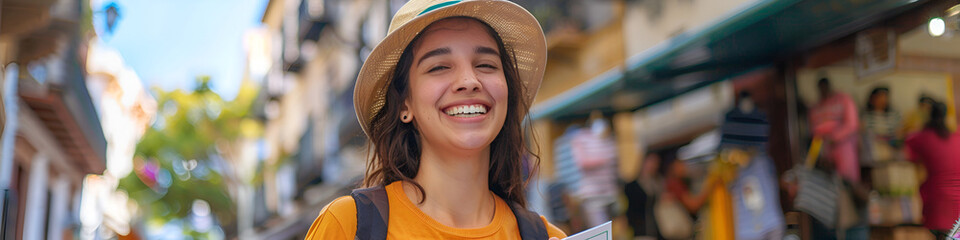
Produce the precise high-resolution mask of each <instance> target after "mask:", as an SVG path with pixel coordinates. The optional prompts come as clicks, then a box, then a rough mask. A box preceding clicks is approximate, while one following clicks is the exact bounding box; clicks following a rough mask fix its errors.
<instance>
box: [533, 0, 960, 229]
mask: <svg viewBox="0 0 960 240" xmlns="http://www.w3.org/2000/svg"><path fill="white" fill-rule="evenodd" d="M955 4H957V2H955V1H933V0H932V1H755V2H745V3H742V5H741V6H740V7H738V8H736V9H735V10H732V11H730V14H729V15H724V16H727V17H720V18H718V19H719V20H714V21H710V22H711V23H710V24H705V25H702V26H697V27H692V28H691V29H693V30H687V31H683V33H681V34H675V35H673V36H672V37H670V38H668V39H666V40H664V41H662V43H661V44H659V45H655V46H653V47H649V48H645V49H644V50H640V51H634V52H636V53H635V54H631V55H630V56H628V57H627V59H626V60H625V63H624V64H623V65H620V66H618V67H614V68H613V69H611V70H609V71H607V72H603V73H602V74H597V75H596V77H593V78H591V79H589V80H586V81H583V82H582V83H580V84H578V85H576V86H573V87H569V88H568V89H567V90H565V91H555V92H558V93H556V94H550V97H548V98H543V99H540V100H539V101H538V103H537V104H536V105H534V108H533V109H532V110H531V118H532V119H533V120H534V130H535V131H536V132H538V134H539V135H540V136H541V139H540V142H541V143H540V144H539V146H540V149H541V151H543V149H547V150H548V151H547V152H546V153H543V152H541V157H544V159H545V160H547V164H545V165H544V166H543V167H542V168H543V169H545V170H544V171H553V169H554V168H555V166H554V165H552V164H555V163H554V162H552V160H555V159H557V155H558V153H556V152H555V147H553V146H551V145H552V144H553V143H555V141H556V140H557V139H560V138H561V137H562V136H563V133H564V131H565V130H566V129H567V128H568V126H571V125H576V124H584V123H586V122H587V119H588V116H590V115H591V113H594V115H596V112H600V113H602V115H603V116H605V117H606V119H608V120H607V121H608V122H610V123H611V125H612V126H613V132H614V133H615V134H616V135H617V136H615V138H616V141H617V145H618V147H619V149H618V153H619V158H620V159H619V161H618V164H619V170H620V174H619V176H621V178H622V179H621V180H624V182H629V178H632V177H634V176H635V173H631V172H633V171H634V170H635V169H639V168H640V167H639V166H640V165H642V161H643V156H644V155H645V154H646V153H647V152H655V151H658V150H664V149H667V150H673V151H676V148H677V147H678V146H683V145H686V144H687V143H689V142H690V141H692V140H694V138H696V137H697V136H700V135H701V134H703V133H706V132H709V131H710V130H713V129H716V128H718V127H720V126H722V124H723V121H722V120H721V119H722V116H723V114H724V113H726V111H727V110H729V109H731V108H732V107H734V106H735V103H734V102H735V101H736V99H737V97H736V95H737V94H738V93H740V92H748V93H749V94H750V95H751V96H752V98H753V99H754V100H755V102H756V105H757V107H758V108H759V109H761V110H763V111H764V112H765V113H766V114H767V117H768V120H769V124H770V128H769V133H768V134H769V138H768V139H769V142H768V143H767V149H766V151H767V152H768V153H769V155H770V158H771V159H772V162H773V165H774V168H775V172H776V174H777V176H783V174H784V173H785V172H786V171H788V170H790V169H791V168H794V166H795V165H797V164H800V163H802V162H803V160H804V158H805V157H806V155H807V150H808V147H809V145H810V139H811V137H810V133H809V127H808V123H807V122H808V121H807V119H808V117H807V112H808V108H810V107H812V106H814V105H815V103H816V100H817V97H818V96H817V92H816V89H817V88H816V84H817V82H818V81H819V79H821V78H828V79H830V82H831V83H833V84H834V86H835V89H836V90H838V91H842V92H846V93H847V94H849V95H850V96H851V98H852V99H853V101H854V103H855V104H854V105H856V108H857V109H858V110H860V109H864V108H865V104H866V101H867V98H868V97H869V95H870V92H871V91H873V89H874V88H876V87H877V86H885V87H886V88H888V90H889V92H890V95H889V96H890V98H889V103H890V104H891V108H892V109H896V110H897V111H898V112H899V113H900V114H902V115H904V116H903V118H907V117H906V115H908V114H909V113H910V112H911V111H912V110H913V109H914V108H915V107H916V106H917V102H918V98H919V97H920V96H921V95H924V96H929V97H931V98H934V99H938V101H942V102H945V103H948V106H949V108H948V109H950V111H949V116H950V118H951V119H957V115H956V114H955V112H956V111H955V106H956V98H954V97H953V96H954V94H955V92H956V91H957V84H954V82H953V81H954V80H953V79H960V78H958V76H960V75H958V72H957V71H960V70H958V69H960V65H958V64H960V60H958V59H960V57H958V56H960V55H957V52H956V51H960V48H958V47H956V46H960V42H957V41H958V40H957V39H960V37H953V38H945V37H940V38H935V37H932V36H931V35H930V34H929V33H928V32H927V29H926V28H927V22H928V20H930V19H931V18H933V17H944V14H945V13H944V12H945V11H946V9H948V8H949V7H950V6H952V5H955ZM628 9H629V7H628ZM628 11H629V10H628ZM667 12H668V11H667ZM628 18H629V17H628ZM949 20H950V19H948V22H947V24H948V25H949V24H950V22H949ZM954 31H955V30H954ZM948 33H949V31H948ZM634 35H637V36H639V35H642V33H637V34H631V33H629V31H628V30H625V32H624V33H623V36H624V38H625V40H624V41H625V42H627V43H626V44H627V45H629V42H630V41H633V40H632V39H631V37H632V36H634ZM955 35H960V34H956V33H955ZM944 36H949V34H944ZM640 37H642V36H640ZM636 41H640V40H636ZM627 48H629V47H627ZM858 49H861V50H858ZM628 52H630V51H628ZM551 54H553V52H551ZM858 67H859V68H860V69H859V70H858ZM549 70H550V67H549V66H548V76H549V75H550V74H549ZM545 83H547V80H545ZM552 91H553V90H548V91H547V92H548V94H549V93H550V92H552ZM858 114H859V113H858ZM953 122H956V121H955V120H954V121H953ZM954 126H955V125H954ZM544 136H545V137H544ZM544 139H545V140H544ZM858 151H859V150H858ZM867 162H877V161H872V160H871V161H867ZM556 164H560V163H556ZM880 165H883V166H880ZM886 165H891V166H893V165H896V166H900V165H904V164H900V163H886ZM886 165H885V164H877V165H865V166H863V169H861V171H862V172H863V175H862V177H863V178H864V182H865V183H868V185H870V186H871V189H873V190H877V191H878V192H883V194H879V193H877V194H879V195H882V196H883V197H874V198H873V199H880V200H875V201H874V203H872V204H874V205H871V206H874V208H878V207H879V208H881V209H884V210H888V209H890V210H889V211H893V209H895V208H893V207H883V206H887V205H889V206H893V205H903V206H904V207H903V208H904V210H903V211H900V212H899V213H897V214H900V215H896V216H894V213H890V214H885V215H883V216H885V217H880V218H878V217H877V216H879V215H877V214H875V213H874V214H873V215H865V216H864V217H865V218H866V220H865V221H867V222H869V223H870V226H871V228H869V229H867V230H869V231H872V232H873V233H874V234H877V235H878V236H894V235H896V236H907V237H910V236H918V235H910V234H923V233H927V234H928V232H925V230H924V229H923V228H922V226H920V225H918V224H919V221H920V220H919V218H918V217H917V216H919V206H917V205H916V204H913V205H911V201H913V200H915V197H913V195H909V194H907V195H902V194H906V193H910V192H911V190H910V189H909V188H908V187H907V188H904V186H906V185H910V183H909V182H908V183H902V182H900V183H893V182H894V181H891V179H896V178H899V177H900V176H901V175H897V174H904V172H905V171H903V169H901V168H897V167H892V168H891V167H887V166H886ZM556 174H560V173H559V172H558V173H556ZM547 175H549V176H548V177H547V179H552V178H551V177H550V176H552V174H547ZM878 178H880V179H878ZM881 182H887V184H882V183H881ZM877 184H879V185H877ZM916 184H917V183H914V184H913V185H916ZM893 189H896V190H893ZM893 191H897V192H903V193H901V195H898V196H907V197H906V198H903V199H905V200H902V201H901V200H888V199H890V198H886V197H887V196H888V195H884V194H890V193H891V192H893ZM912 192H916V191H915V190H913V191H912ZM877 194H875V195H873V196H876V195H877ZM911 197H913V198H914V199H911ZM780 200H781V201H780V202H781V206H783V207H782V208H783V210H784V212H786V214H785V215H784V216H785V217H784V219H785V224H786V225H788V227H787V229H786V232H787V234H794V235H797V236H802V238H804V239H810V237H811V235H810V233H811V231H813V230H812V228H811V226H810V223H809V222H810V217H809V216H808V215H804V214H798V213H797V211H796V210H794V208H793V206H794V202H793V201H792V200H793V196H792V195H789V194H786V193H785V191H781V194H780ZM881 201H882V202H883V204H887V205H883V204H878V203H877V202H881ZM904 211H908V212H909V213H908V215H909V216H903V213H904ZM886 216H889V217H886ZM897 219H899V220H897ZM901 225H905V226H906V227H900V228H897V227H896V226H901Z"/></svg>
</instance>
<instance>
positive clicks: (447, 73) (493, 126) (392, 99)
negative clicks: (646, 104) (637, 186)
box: [306, 0, 566, 239]
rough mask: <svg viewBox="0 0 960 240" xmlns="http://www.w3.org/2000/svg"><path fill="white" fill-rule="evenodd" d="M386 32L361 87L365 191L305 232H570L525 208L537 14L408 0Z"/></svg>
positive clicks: (357, 102) (539, 37)
mask: <svg viewBox="0 0 960 240" xmlns="http://www.w3.org/2000/svg"><path fill="white" fill-rule="evenodd" d="M389 29H390V30H389V33H388V34H387V36H386V38H385V39H384V40H383V41H381V42H380V43H379V44H378V45H377V46H376V47H375V48H374V49H373V51H372V52H371V53H370V56H369V57H368V58H367V59H366V61H365V62H364V64H363V67H362V68H361V70H360V74H359V76H358V77H357V82H356V88H355V90H354V107H355V108H356V112H357V118H358V120H359V121H360V126H361V128H362V129H363V131H364V133H365V134H366V135H367V137H368V140H367V141H368V142H367V143H368V146H370V148H371V149H370V153H369V156H370V157H369V159H368V162H367V172H366V174H365V176H364V181H363V183H364V184H363V185H364V186H365V187H367V188H364V189H357V190H354V192H353V193H352V194H351V196H344V197H340V198H338V199H336V200H334V201H333V202H332V203H330V204H328V205H327V206H326V207H324V209H323V210H322V211H321V213H320V216H319V217H317V219H316V221H314V223H313V226H311V228H310V230H309V232H308V233H307V237H306V238H307V239H479V238H484V239H547V238H551V237H553V238H563V237H566V235H565V234H564V233H563V232H562V231H560V230H559V229H557V228H556V227H555V226H553V225H552V224H550V223H548V222H547V221H546V219H545V218H544V217H542V216H540V215H539V214H536V213H534V212H531V211H528V210H526V208H525V207H526V206H525V202H526V196H525V193H526V191H527V189H526V188H525V183H524V181H523V179H522V175H523V173H522V168H521V165H522V164H521V162H520V161H521V159H523V157H524V155H528V154H531V153H530V150H529V149H528V148H527V147H526V145H525V144H526V142H525V140H524V134H523V131H522V128H523V125H522V120H523V118H524V117H525V115H526V113H527V112H528V110H529V106H530V104H531V103H532V101H533V97H534V96H535V95H536V91H537V89H538V87H539V85H540V81H541V80H542V78H543V73H544V69H545V64H546V41H545V38H544V35H543V30H542V29H541V28H540V25H539V23H538V22H537V20H536V18H534V17H533V15H531V14H530V13H529V12H527V11H526V10H525V9H523V8H522V7H520V6H519V5H516V4H514V3H512V2H509V1H503V0H464V1H443V0H413V1H409V2H407V3H406V4H404V5H403V7H401V8H400V9H399V10H398V12H397V14H396V15H395V16H394V18H393V20H392V21H391V24H390V28H389ZM533 159H537V158H533ZM536 161H539V160H536ZM538 164H539V163H538V162H536V163H534V164H533V166H537V165H538Z"/></svg>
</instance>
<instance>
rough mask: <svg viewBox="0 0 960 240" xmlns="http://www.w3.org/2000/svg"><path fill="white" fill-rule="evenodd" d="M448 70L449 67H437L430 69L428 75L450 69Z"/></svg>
mask: <svg viewBox="0 0 960 240" xmlns="http://www.w3.org/2000/svg"><path fill="white" fill-rule="evenodd" d="M448 68H449V67H447V66H436V67H433V68H430V70H427V72H428V73H431V72H436V71H440V70H444V69H448Z"/></svg>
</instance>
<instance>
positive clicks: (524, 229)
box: [350, 186, 550, 240]
mask: <svg viewBox="0 0 960 240" xmlns="http://www.w3.org/2000/svg"><path fill="white" fill-rule="evenodd" d="M350 195H351V196H353V201H354V202H356V205H357V233H356V237H355V238H354V239H356V240H383V239H387V223H388V222H389V221H388V219H390V204H389V199H387V191H386V189H385V188H384V187H383V186H376V187H370V188H362V189H354V190H353V192H352V193H350ZM509 205H510V211H512V212H513V215H514V216H516V218H517V228H519V229H520V239H525V240H528V239H536V240H542V239H547V238H549V237H550V236H549V235H547V227H546V225H544V223H543V220H541V219H540V215H539V214H537V213H535V212H532V211H530V210H527V209H526V208H523V207H521V206H520V205H519V204H516V203H512V204H509Z"/></svg>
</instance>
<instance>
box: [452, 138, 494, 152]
mask: <svg viewBox="0 0 960 240" xmlns="http://www.w3.org/2000/svg"><path fill="white" fill-rule="evenodd" d="M457 137H458V138H457V139H455V140H453V141H452V143H453V145H454V147H456V148H458V149H463V150H483V149H484V148H487V147H490V143H491V142H493V137H490V136H488V135H487V134H464V135H461V136H457Z"/></svg>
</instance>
